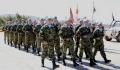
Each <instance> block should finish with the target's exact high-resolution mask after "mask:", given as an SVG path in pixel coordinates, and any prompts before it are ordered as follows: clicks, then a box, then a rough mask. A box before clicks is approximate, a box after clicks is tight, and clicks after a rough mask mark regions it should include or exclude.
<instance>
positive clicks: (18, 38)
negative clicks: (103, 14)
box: [3, 17, 111, 69]
mask: <svg viewBox="0 0 120 70" xmlns="http://www.w3.org/2000/svg"><path fill="white" fill-rule="evenodd" d="M36 23H37V22H34V24H33V22H32V21H31V20H24V19H22V20H16V21H8V22H7V24H6V25H5V26H4V27H3V31H4V42H5V44H8V45H10V46H12V47H15V48H18V49H19V50H21V49H24V50H25V51H26V52H30V51H32V53H33V54H36V55H39V56H41V65H42V67H44V60H45V58H46V57H49V58H50V61H52V64H53V69H55V68H58V67H59V65H57V64H56V61H62V62H63V65H65V66H66V62H65V60H66V59H67V57H66V55H67V50H69V53H68V55H69V56H70V57H71V61H73V66H74V67H76V66H79V64H78V62H77V60H78V61H79V62H80V63H81V64H82V57H83V52H85V55H86V59H89V61H90V63H89V64H90V66H94V65H96V62H97V61H96V59H95V56H96V53H97V51H100V54H101V56H102V58H103V59H104V61H105V63H109V62H111V60H108V59H107V58H106V54H105V52H104V42H103V37H104V27H103V26H102V24H99V25H95V24H91V22H89V20H81V21H80V22H79V25H78V26H76V27H74V26H73V24H72V23H71V22H70V21H66V22H64V23H63V24H62V23H60V22H58V20H57V17H55V18H49V19H46V20H44V19H41V20H40V22H39V23H37V24H36ZM78 49H79V50H78ZM41 52H42V53H41ZM78 54H79V55H78Z"/></svg>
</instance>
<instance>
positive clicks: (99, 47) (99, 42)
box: [93, 29, 111, 63]
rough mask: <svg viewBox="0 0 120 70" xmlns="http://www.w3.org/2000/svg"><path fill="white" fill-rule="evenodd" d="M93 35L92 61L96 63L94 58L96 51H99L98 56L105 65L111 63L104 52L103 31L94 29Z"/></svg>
mask: <svg viewBox="0 0 120 70" xmlns="http://www.w3.org/2000/svg"><path fill="white" fill-rule="evenodd" d="M93 34H94V39H95V43H94V46H95V50H94V61H96V60H95V56H96V54H97V51H100V54H101V56H102V57H103V59H104V61H105V63H109V62H111V60H108V59H107V58H106V54H105V51H104V42H103V36H104V31H103V30H100V29H96V30H95V31H94V33H93Z"/></svg>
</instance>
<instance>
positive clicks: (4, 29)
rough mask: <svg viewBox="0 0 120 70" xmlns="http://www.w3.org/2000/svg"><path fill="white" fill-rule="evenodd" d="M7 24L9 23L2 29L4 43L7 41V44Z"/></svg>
mask: <svg viewBox="0 0 120 70" xmlns="http://www.w3.org/2000/svg"><path fill="white" fill-rule="evenodd" d="M6 26H7V25H4V26H3V28H2V31H4V43H5V44H6V37H7V35H6V32H7V31H6Z"/></svg>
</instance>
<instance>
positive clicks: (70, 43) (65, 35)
mask: <svg viewBox="0 0 120 70" xmlns="http://www.w3.org/2000/svg"><path fill="white" fill-rule="evenodd" d="M59 35H60V37H61V38H62V40H63V42H62V58H63V64H64V65H66V63H65V57H66V52H67V48H69V51H70V53H71V58H72V61H73V65H74V66H77V65H78V64H77V63H76V59H75V53H74V40H73V36H74V32H73V26H72V25H71V24H69V25H68V24H66V25H63V26H62V27H61V30H60V32H59Z"/></svg>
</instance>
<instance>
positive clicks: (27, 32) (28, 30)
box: [23, 20, 33, 52]
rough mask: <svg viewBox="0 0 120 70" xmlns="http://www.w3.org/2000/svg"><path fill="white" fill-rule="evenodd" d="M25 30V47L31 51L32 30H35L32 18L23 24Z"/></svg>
mask: <svg viewBox="0 0 120 70" xmlns="http://www.w3.org/2000/svg"><path fill="white" fill-rule="evenodd" d="M23 32H24V34H25V35H24V36H25V39H24V49H25V50H26V51H27V52H29V48H30V46H31V38H30V37H31V32H33V30H32V24H31V20H30V21H29V22H27V23H26V24H25V25H24V26H23Z"/></svg>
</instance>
